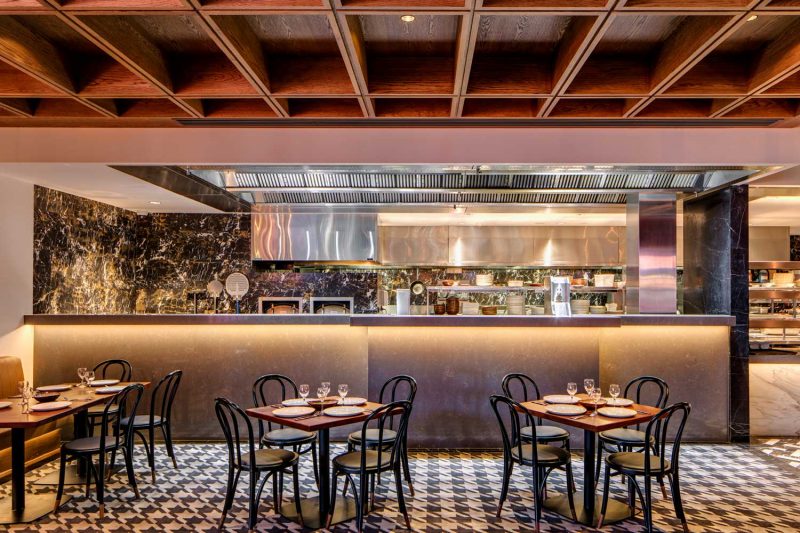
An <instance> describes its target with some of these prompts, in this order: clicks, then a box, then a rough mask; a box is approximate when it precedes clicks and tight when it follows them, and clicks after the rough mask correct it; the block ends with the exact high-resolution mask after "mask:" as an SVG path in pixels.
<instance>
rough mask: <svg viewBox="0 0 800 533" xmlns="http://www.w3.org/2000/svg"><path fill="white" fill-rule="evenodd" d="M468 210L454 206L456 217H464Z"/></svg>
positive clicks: (464, 207) (460, 206)
mask: <svg viewBox="0 0 800 533" xmlns="http://www.w3.org/2000/svg"><path fill="white" fill-rule="evenodd" d="M466 210H467V208H466V206H463V205H454V206H453V213H455V214H456V215H463V214H464V213H465V212H466Z"/></svg>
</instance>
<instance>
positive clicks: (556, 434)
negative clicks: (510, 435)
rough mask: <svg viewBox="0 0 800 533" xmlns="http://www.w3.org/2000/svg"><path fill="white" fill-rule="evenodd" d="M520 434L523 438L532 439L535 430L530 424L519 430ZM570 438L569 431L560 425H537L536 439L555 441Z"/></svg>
mask: <svg viewBox="0 0 800 533" xmlns="http://www.w3.org/2000/svg"><path fill="white" fill-rule="evenodd" d="M519 434H520V435H521V436H522V438H523V440H528V441H530V440H531V439H532V438H533V430H532V429H531V427H530V426H525V427H524V428H522V429H520V430H519ZM564 439H569V431H567V430H566V429H564V428H560V427H558V426H545V425H541V426H536V440H538V441H540V442H541V441H553V440H564Z"/></svg>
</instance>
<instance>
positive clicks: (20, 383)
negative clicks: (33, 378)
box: [17, 381, 25, 405]
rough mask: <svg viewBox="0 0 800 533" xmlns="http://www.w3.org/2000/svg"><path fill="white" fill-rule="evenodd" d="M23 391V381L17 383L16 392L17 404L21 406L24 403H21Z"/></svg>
mask: <svg viewBox="0 0 800 533" xmlns="http://www.w3.org/2000/svg"><path fill="white" fill-rule="evenodd" d="M24 390H25V382H24V381H17V392H18V393H19V397H20V400H19V404H20V405H22V404H24V403H25V402H24V401H23V394H22V393H23V391H24Z"/></svg>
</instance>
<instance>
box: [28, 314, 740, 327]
mask: <svg viewBox="0 0 800 533" xmlns="http://www.w3.org/2000/svg"><path fill="white" fill-rule="evenodd" d="M24 323H25V324H26V325H64V326H79V325H172V326H179V325H226V324H228V325H237V324H238V325H265V326H268V325H275V326H280V325H342V326H373V327H382V326H386V327H621V326H733V325H735V318H734V317H731V316H725V315H579V316H572V317H554V316H414V315H408V316H397V315H393V316H387V315H352V316H350V315H309V314H305V315H260V314H252V315H227V314H226V315H222V314H218V315H177V314H176V315H25V317H24Z"/></svg>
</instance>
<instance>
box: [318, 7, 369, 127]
mask: <svg viewBox="0 0 800 533" xmlns="http://www.w3.org/2000/svg"><path fill="white" fill-rule="evenodd" d="M342 20H345V22H346V19H340V18H339V16H338V14H337V10H336V6H335V5H332V6H331V11H330V12H329V13H328V25H329V26H330V28H331V31H332V32H333V37H334V39H336V46H337V47H338V48H339V54H340V55H341V57H342V61H343V62H344V66H345V69H346V70H347V75H348V76H349V77H350V83H352V84H353V91H355V93H356V94H358V95H359V103H360V105H361V110H362V111H363V112H364V116H365V117H374V116H375V107H374V106H373V105H372V99H370V98H369V97H368V96H367V92H366V81H365V83H363V84H362V83H361V79H362V78H363V77H364V75H365V74H364V72H366V71H365V70H362V69H365V68H366V62H364V64H363V65H362V62H361V60H357V61H354V60H353V57H354V56H352V55H351V53H350V49H349V48H348V47H347V42H346V41H347V38H346V37H345V35H346V33H347V32H346V31H345V30H346V28H345V27H343V26H342ZM360 45H361V47H362V48H363V45H364V43H363V39H362V41H361V43H360ZM363 79H364V80H366V78H363Z"/></svg>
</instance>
